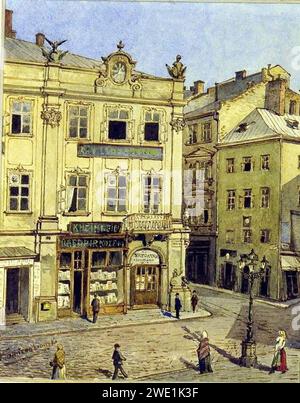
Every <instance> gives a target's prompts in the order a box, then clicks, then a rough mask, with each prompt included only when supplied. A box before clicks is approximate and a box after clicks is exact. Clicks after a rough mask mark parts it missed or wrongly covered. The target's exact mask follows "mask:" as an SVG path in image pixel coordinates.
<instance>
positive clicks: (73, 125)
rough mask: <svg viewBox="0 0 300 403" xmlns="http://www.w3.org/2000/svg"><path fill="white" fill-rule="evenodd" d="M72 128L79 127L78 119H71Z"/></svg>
mask: <svg viewBox="0 0 300 403" xmlns="http://www.w3.org/2000/svg"><path fill="white" fill-rule="evenodd" d="M70 126H72V127H77V126H78V119H77V118H74V119H70Z"/></svg>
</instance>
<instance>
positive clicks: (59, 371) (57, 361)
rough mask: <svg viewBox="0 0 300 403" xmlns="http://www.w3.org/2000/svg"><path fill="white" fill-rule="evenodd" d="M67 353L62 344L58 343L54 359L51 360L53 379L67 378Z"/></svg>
mask: <svg viewBox="0 0 300 403" xmlns="http://www.w3.org/2000/svg"><path fill="white" fill-rule="evenodd" d="M65 359H66V354H65V351H64V348H63V346H62V345H61V344H58V345H57V350H56V353H55V355H54V358H53V361H51V362H50V365H51V367H52V376H51V379H66V363H65Z"/></svg>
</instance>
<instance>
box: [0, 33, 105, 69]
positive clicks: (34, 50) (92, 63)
mask: <svg viewBox="0 0 300 403" xmlns="http://www.w3.org/2000/svg"><path fill="white" fill-rule="evenodd" d="M4 48H5V60H24V61H28V62H36V63H45V58H44V56H43V54H42V51H41V48H40V47H39V46H37V45H36V44H35V43H32V42H28V41H23V40H21V39H13V38H5V40H4ZM61 64H62V65H65V66H74V67H81V68H89V69H91V68H92V69H93V68H97V67H99V66H100V65H101V64H102V62H101V61H100V60H95V59H90V58H88V57H84V56H78V55H75V54H73V53H67V54H66V56H65V57H64V58H63V59H62V61H61Z"/></svg>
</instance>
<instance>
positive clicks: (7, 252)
mask: <svg viewBox="0 0 300 403" xmlns="http://www.w3.org/2000/svg"><path fill="white" fill-rule="evenodd" d="M25 257H27V258H28V257H31V258H35V257H36V253H34V252H33V251H32V250H30V249H28V248H25V247H23V246H5V247H2V248H0V259H3V258H5V259H9V258H10V259H12V258H13V259H15V258H25Z"/></svg>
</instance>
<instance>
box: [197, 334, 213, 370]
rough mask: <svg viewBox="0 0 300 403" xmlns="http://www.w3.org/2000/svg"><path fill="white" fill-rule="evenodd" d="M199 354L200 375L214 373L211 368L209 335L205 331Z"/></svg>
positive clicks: (198, 350)
mask: <svg viewBox="0 0 300 403" xmlns="http://www.w3.org/2000/svg"><path fill="white" fill-rule="evenodd" d="M197 354H198V360H199V371H200V374H205V373H207V372H213V370H212V367H211V357H210V347H209V340H208V334H207V332H206V331H205V330H204V331H203V332H202V335H201V340H200V343H199V347H198V349H197Z"/></svg>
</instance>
